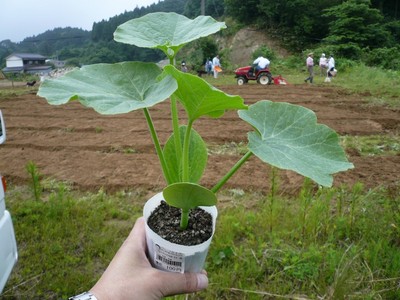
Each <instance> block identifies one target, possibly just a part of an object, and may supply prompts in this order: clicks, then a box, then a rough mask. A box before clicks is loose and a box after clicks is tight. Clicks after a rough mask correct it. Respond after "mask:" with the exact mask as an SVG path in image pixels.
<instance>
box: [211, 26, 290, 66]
mask: <svg viewBox="0 0 400 300" xmlns="http://www.w3.org/2000/svg"><path fill="white" fill-rule="evenodd" d="M217 44H218V45H220V46H221V47H222V48H228V49H229V50H230V51H229V53H230V56H229V60H230V61H231V63H232V65H234V66H245V65H248V64H249V63H251V58H252V54H253V52H254V51H255V50H257V49H258V48H260V47H261V46H267V47H268V48H269V49H271V50H273V51H274V52H275V53H276V54H277V55H278V56H280V57H286V56H288V55H289V51H288V50H286V49H285V48H283V47H282V46H281V45H280V43H279V41H278V40H276V39H274V38H272V37H271V36H269V35H268V33H266V32H265V31H261V30H256V29H254V28H251V27H245V28H242V29H240V30H239V31H238V32H237V33H236V34H235V35H234V36H233V37H230V38H227V39H223V38H220V37H217Z"/></svg>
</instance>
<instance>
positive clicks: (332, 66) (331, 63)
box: [325, 54, 335, 82]
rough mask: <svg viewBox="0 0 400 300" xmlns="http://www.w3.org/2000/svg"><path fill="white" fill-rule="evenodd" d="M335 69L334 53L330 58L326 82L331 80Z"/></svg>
mask: <svg viewBox="0 0 400 300" xmlns="http://www.w3.org/2000/svg"><path fill="white" fill-rule="evenodd" d="M334 70H335V59H334V58H333V55H332V54H331V55H330V56H329V59H328V71H327V77H326V79H325V82H331V80H332V77H333V72H334Z"/></svg>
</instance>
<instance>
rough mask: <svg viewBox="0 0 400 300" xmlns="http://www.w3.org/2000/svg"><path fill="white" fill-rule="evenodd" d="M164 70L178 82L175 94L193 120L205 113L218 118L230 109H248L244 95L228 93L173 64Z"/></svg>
mask: <svg viewBox="0 0 400 300" xmlns="http://www.w3.org/2000/svg"><path fill="white" fill-rule="evenodd" d="M164 72H165V75H166V74H169V75H172V76H173V77H174V78H175V79H176V81H177V82H178V89H177V90H176V92H175V95H176V96H177V97H178V99H179V102H180V103H182V105H183V107H184V108H185V110H186V112H187V114H188V116H189V120H191V121H194V120H196V119H198V118H200V117H201V116H205V115H208V116H210V117H213V118H217V117H220V116H222V115H223V114H224V113H225V110H228V109H231V110H233V109H234V110H237V109H247V105H245V104H244V100H243V98H242V97H240V96H231V95H228V94H226V93H224V92H222V91H220V90H218V89H216V88H215V87H213V86H211V85H210V84H209V83H208V82H207V81H205V80H203V79H202V78H200V77H199V76H195V75H192V74H188V73H184V72H181V71H179V70H177V69H176V68H175V67H174V66H171V65H169V66H166V67H165V68H164Z"/></svg>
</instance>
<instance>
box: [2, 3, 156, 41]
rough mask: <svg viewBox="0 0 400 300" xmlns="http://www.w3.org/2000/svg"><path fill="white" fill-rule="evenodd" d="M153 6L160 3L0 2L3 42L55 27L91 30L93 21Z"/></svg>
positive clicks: (20, 38) (18, 39) (19, 39)
mask: <svg viewBox="0 0 400 300" xmlns="http://www.w3.org/2000/svg"><path fill="white" fill-rule="evenodd" d="M152 3H158V0H0V41H2V40H6V39H9V40H11V41H13V42H20V41H22V40H23V39H24V38H26V37H30V36H33V35H38V34H40V33H43V32H45V31H46V30H50V29H53V28H55V27H68V26H70V27H78V28H82V29H85V30H92V25H93V22H99V21H101V20H108V19H109V18H111V17H113V16H115V15H118V14H121V13H123V12H124V11H125V10H126V11H131V10H134V9H135V7H136V6H138V7H142V6H145V7H146V6H148V5H150V4H152Z"/></svg>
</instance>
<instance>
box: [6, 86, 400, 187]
mask: <svg viewBox="0 0 400 300" xmlns="http://www.w3.org/2000/svg"><path fill="white" fill-rule="evenodd" d="M219 88H220V89H221V90H223V91H225V92H227V93H229V94H234V95H240V96H242V97H243V98H244V99H245V102H246V104H251V103H254V102H255V101H256V100H261V99H268V100H272V101H285V102H290V103H294V104H299V105H303V106H305V107H308V108H310V109H312V110H313V111H315V113H316V114H317V117H318V122H319V123H323V124H326V125H328V126H330V127H331V128H333V129H334V130H336V131H337V132H338V133H339V134H341V135H379V134H393V135H396V136H398V135H399V134H400V111H399V110H398V109H393V108H387V107H382V106H372V105H369V104H368V103H367V102H366V99H365V97H367V96H368V95H366V96H365V97H364V96H363V95H357V94H352V93H349V92H346V91H344V90H342V89H339V88H336V87H333V86H328V85H323V86H322V85H320V86H318V85H315V86H311V85H307V84H302V85H287V86H282V85H280V86H276V85H271V86H261V85H256V84H250V85H246V86H235V85H232V86H219ZM0 109H1V110H2V111H3V115H4V117H5V121H6V125H7V142H6V143H5V144H4V145H1V146H0V170H1V172H2V174H3V175H5V177H6V178H7V180H8V182H9V184H12V185H19V184H26V183H27V182H28V181H29V176H28V174H27V172H26V165H27V163H28V162H29V161H33V162H34V163H35V164H36V165H37V166H38V169H39V171H40V173H41V174H43V176H44V177H46V178H54V179H56V180H61V181H67V182H69V183H70V184H71V185H72V186H73V187H74V188H77V189H79V190H84V191H95V190H97V189H99V188H101V187H103V188H104V189H105V190H106V191H109V192H114V191H118V190H133V189H136V188H139V187H140V188H144V189H148V190H161V189H162V187H163V186H164V184H165V183H164V180H163V177H162V175H161V168H160V166H159V162H158V159H157V157H156V154H155V150H154V148H153V144H152V141H151V138H150V135H149V132H148V129H147V125H146V122H145V119H144V115H143V113H142V112H141V111H135V112H131V113H128V114H122V115H113V116H101V115H99V114H97V113H96V112H95V111H93V110H92V109H88V108H84V107H83V106H82V105H80V104H79V103H69V104H67V105H61V106H52V105H49V104H48V103H47V102H46V101H45V100H44V99H42V98H39V97H38V96H36V94H35V91H34V90H33V91H32V93H31V94H26V95H23V96H15V97H11V98H7V99H1V100H0ZM151 114H152V118H153V120H154V122H155V125H156V128H157V129H158V134H159V138H160V140H161V142H164V141H166V139H167V137H168V136H169V134H170V129H169V128H170V117H169V105H168V102H164V103H161V104H159V105H157V106H155V107H154V108H152V109H151ZM195 129H196V130H197V131H198V132H200V134H202V136H203V138H204V140H205V141H206V142H207V143H208V144H210V145H223V144H226V145H228V146H229V145H230V143H231V142H235V143H239V142H246V140H247V138H246V136H247V132H248V131H249V129H250V128H249V127H248V126H246V125H244V123H243V122H242V121H241V120H240V119H239V118H238V117H237V113H236V112H227V113H226V114H225V115H224V116H223V117H222V118H221V119H218V120H212V119H208V118H204V119H201V120H199V121H198V122H197V124H195ZM347 155H348V158H349V160H350V161H351V162H352V163H353V164H354V166H355V168H354V169H353V170H350V171H348V172H344V173H339V174H337V175H335V177H334V178H335V180H334V185H335V186H339V185H342V184H345V185H348V186H351V185H353V184H354V183H356V182H362V183H363V184H364V185H365V186H366V187H371V188H372V187H376V186H381V185H382V186H389V185H395V184H398V183H399V182H400V171H399V167H400V156H399V155H397V156H361V155H360V154H359V153H358V152H357V151H356V150H354V149H353V150H351V151H350V150H349V151H348V153H347ZM239 158H240V157H239V156H237V155H234V154H229V153H225V154H218V155H216V154H210V156H209V164H208V168H207V170H206V174H205V176H204V178H205V179H204V180H203V181H202V182H201V183H202V184H204V185H206V186H208V187H211V186H212V185H213V184H215V183H216V182H217V181H218V180H219V179H220V178H221V176H222V175H224V174H225V172H226V171H227V170H229V169H230V168H231V167H232V166H233V164H234V163H235V162H236V161H237V160H238V159H239ZM279 176H280V181H279V184H280V185H279V186H280V189H281V191H282V192H289V193H291V192H293V191H295V190H297V189H298V188H299V187H300V186H301V184H302V182H303V178H302V177H301V176H299V175H297V174H294V173H293V172H290V171H281V172H279ZM269 177H270V170H269V167H268V166H267V165H265V164H263V163H261V162H260V161H259V160H258V158H256V157H252V158H251V159H250V160H249V161H248V162H247V163H246V164H245V165H244V166H243V167H242V168H241V170H239V172H238V173H237V174H235V175H234V177H232V178H231V179H230V181H228V183H227V185H226V186H225V187H226V188H239V189H243V190H253V191H268V189H269V186H270V178H269Z"/></svg>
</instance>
